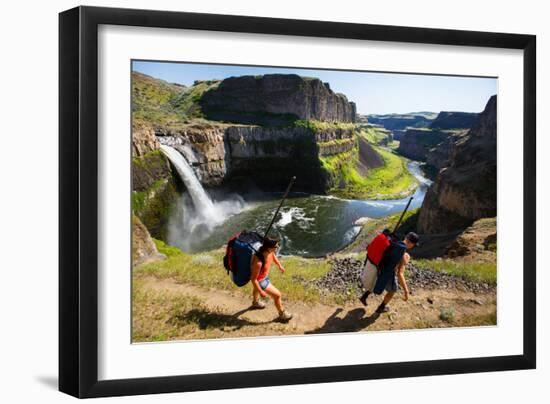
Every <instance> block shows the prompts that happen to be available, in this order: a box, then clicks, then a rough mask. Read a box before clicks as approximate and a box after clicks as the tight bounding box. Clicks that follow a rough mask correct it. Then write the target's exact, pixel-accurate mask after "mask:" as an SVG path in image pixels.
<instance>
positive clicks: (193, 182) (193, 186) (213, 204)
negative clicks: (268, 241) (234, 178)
mask: <svg viewBox="0 0 550 404" xmlns="http://www.w3.org/2000/svg"><path fill="white" fill-rule="evenodd" d="M160 150H161V151H162V153H163V154H164V155H165V156H166V157H167V158H168V159H169V160H170V162H171V163H172V164H173V165H174V167H175V168H176V171H177V172H178V175H179V176H180V178H181V180H182V181H183V183H184V184H185V187H186V188H187V191H188V192H189V196H190V197H191V201H190V202H191V203H192V205H193V206H192V207H190V206H187V207H184V210H185V213H184V214H183V221H182V220H181V219H178V217H180V218H181V216H178V215H173V216H172V217H171V219H170V224H169V228H168V241H169V243H170V244H172V245H176V246H178V247H180V248H182V249H183V250H184V251H193V250H194V248H195V246H200V243H201V242H202V241H203V240H206V239H207V238H208V237H209V236H210V235H211V234H212V233H213V232H214V231H215V229H216V227H217V226H219V225H221V224H222V223H224V222H225V221H226V220H227V219H228V218H229V217H231V216H233V215H236V214H238V213H240V212H242V211H243V210H244V209H246V208H247V205H246V203H245V202H244V200H243V198H241V197H240V196H238V195H231V194H230V195H224V199H223V200H219V201H212V199H210V196H208V194H207V193H206V191H205V190H204V188H203V187H202V184H201V183H200V181H199V179H198V178H197V176H196V174H195V171H194V170H193V168H192V167H191V165H190V164H189V163H188V162H187V160H186V158H188V159H190V160H191V158H192V157H194V156H193V151H192V150H191V149H190V148H189V147H187V149H184V150H183V151H182V152H183V153H185V157H184V154H183V153H180V152H179V151H178V150H176V149H174V148H173V147H171V146H168V145H164V144H161V146H160ZM191 156H192V157H191ZM184 199H186V198H184Z"/></svg>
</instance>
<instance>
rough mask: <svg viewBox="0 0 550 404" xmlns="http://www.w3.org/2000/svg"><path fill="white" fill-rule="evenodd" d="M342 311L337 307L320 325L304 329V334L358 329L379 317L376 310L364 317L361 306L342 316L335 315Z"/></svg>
mask: <svg viewBox="0 0 550 404" xmlns="http://www.w3.org/2000/svg"><path fill="white" fill-rule="evenodd" d="M342 311H343V309H342V308H337V309H336V310H335V311H334V313H332V314H331V315H330V317H329V318H327V319H326V321H325V323H324V324H323V325H322V326H320V327H318V328H315V329H313V330H310V331H306V332H305V334H323V333H329V332H350V331H359V330H363V329H365V328H367V327H369V326H370V325H371V324H373V323H374V322H375V321H376V320H377V319H378V317H380V314H379V313H376V312H375V313H373V314H371V315H370V316H368V317H365V309H363V308H357V309H353V310H350V311H348V312H347V313H346V315H345V316H344V317H343V318H339V317H337V316H338V314H340V313H341V312H342Z"/></svg>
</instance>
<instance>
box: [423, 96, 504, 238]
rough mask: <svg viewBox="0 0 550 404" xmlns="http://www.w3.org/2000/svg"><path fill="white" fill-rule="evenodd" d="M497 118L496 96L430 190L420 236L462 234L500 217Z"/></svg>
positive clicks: (492, 98)
mask: <svg viewBox="0 0 550 404" xmlns="http://www.w3.org/2000/svg"><path fill="white" fill-rule="evenodd" d="M496 117H497V99H496V96H493V97H491V98H490V99H489V102H488V103H487V105H486V107H485V110H484V111H483V112H482V113H481V114H480V116H479V118H478V120H477V121H476V123H475V124H474V126H473V127H472V129H470V131H469V132H468V134H467V135H466V136H464V137H463V138H462V139H460V140H459V141H458V142H457V143H456V145H455V147H454V148H453V151H452V155H451V159H450V160H451V162H450V164H449V166H448V167H447V168H444V169H442V170H441V171H440V173H439V175H438V176H437V179H436V181H435V182H434V184H433V185H432V186H431V187H430V189H429V190H428V192H427V194H426V197H425V199H424V202H423V204H422V208H421V210H420V215H419V218H418V231H419V232H421V233H427V234H436V233H444V232H450V231H456V230H461V229H464V228H466V227H467V226H469V225H471V224H472V223H473V222H474V221H475V220H477V219H480V218H484V217H495V216H496V208H497V171H496V170H497V168H496V155H497V153H496V133H497V130H496Z"/></svg>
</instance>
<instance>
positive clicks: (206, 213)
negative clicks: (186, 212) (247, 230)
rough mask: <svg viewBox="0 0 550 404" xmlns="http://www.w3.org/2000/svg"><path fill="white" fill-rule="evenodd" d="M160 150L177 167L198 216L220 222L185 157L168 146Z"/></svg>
mask: <svg viewBox="0 0 550 404" xmlns="http://www.w3.org/2000/svg"><path fill="white" fill-rule="evenodd" d="M160 149H161V150H162V152H163V153H164V154H165V155H166V157H168V159H169V160H170V161H171V162H172V164H173V165H174V166H175V167H176V170H177V172H178V174H179V176H180V178H181V180H182V181H183V183H184V184H185V187H186V188H187V190H188V191H189V195H190V196H191V199H192V200H193V204H194V205H195V210H196V212H197V214H198V215H199V216H201V217H202V218H204V219H206V220H212V222H214V223H215V222H217V221H219V220H220V218H219V215H218V212H217V211H216V210H217V209H216V208H215V206H214V203H213V202H212V200H211V199H210V197H209V196H208V194H207V193H206V191H205V190H204V188H203V187H202V184H201V183H200V181H199V179H198V178H197V176H196V175H195V172H194V171H193V168H192V167H191V166H190V165H189V163H188V162H187V161H186V160H185V158H184V157H183V155H182V154H181V153H180V152H178V151H177V150H176V149H174V148H173V147H170V146H167V145H161V146H160Z"/></svg>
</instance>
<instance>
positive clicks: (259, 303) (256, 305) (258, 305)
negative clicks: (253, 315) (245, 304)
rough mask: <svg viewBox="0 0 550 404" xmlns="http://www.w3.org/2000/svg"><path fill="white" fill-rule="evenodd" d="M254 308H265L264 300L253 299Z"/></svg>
mask: <svg viewBox="0 0 550 404" xmlns="http://www.w3.org/2000/svg"><path fill="white" fill-rule="evenodd" d="M251 307H252V308H253V309H258V310H261V309H265V303H264V302H262V301H261V300H256V301H253V302H252V306H251Z"/></svg>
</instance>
